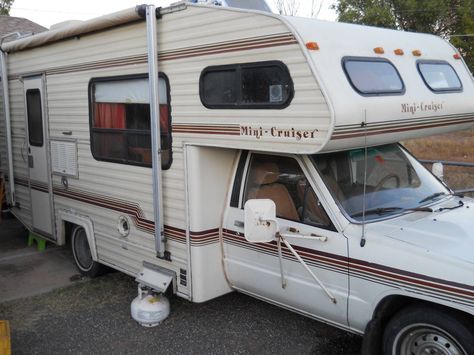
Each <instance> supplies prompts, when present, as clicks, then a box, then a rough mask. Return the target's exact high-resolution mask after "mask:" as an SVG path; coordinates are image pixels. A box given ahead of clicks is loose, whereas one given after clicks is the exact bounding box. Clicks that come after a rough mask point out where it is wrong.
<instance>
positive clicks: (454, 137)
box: [402, 130, 474, 190]
mask: <svg viewBox="0 0 474 355" xmlns="http://www.w3.org/2000/svg"><path fill="white" fill-rule="evenodd" d="M402 144H403V145H404V146H405V147H406V148H407V149H408V150H409V151H410V152H411V153H413V154H414V155H415V156H416V157H417V158H418V159H429V160H451V161H459V162H469V163H474V130H467V131H460V132H454V133H445V134H440V135H437V136H431V137H427V138H418V139H411V140H407V141H404V142H402ZM444 179H445V181H446V183H447V184H448V185H449V186H450V187H451V188H453V189H455V190H456V189H470V188H474V168H471V167H458V166H445V169H444Z"/></svg>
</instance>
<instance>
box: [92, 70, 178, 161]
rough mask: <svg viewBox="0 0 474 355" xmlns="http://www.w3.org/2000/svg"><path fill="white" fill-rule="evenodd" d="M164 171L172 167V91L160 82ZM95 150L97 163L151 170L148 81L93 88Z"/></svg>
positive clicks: (106, 82) (100, 82)
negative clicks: (129, 165)
mask: <svg viewBox="0 0 474 355" xmlns="http://www.w3.org/2000/svg"><path fill="white" fill-rule="evenodd" d="M158 85H159V95H160V96H159V115H160V132H161V149H162V161H161V164H162V168H163V169H167V168H169V166H170V164H171V116H170V103H169V94H168V93H169V87H168V82H167V80H166V78H165V77H164V76H160V78H159V81H158ZM90 88H91V89H90V96H91V97H90V99H91V103H90V104H91V150H92V155H93V156H94V158H95V159H97V160H104V161H112V162H117V163H123V164H131V165H142V166H151V163H152V155H151V124H150V104H149V102H150V100H149V92H148V79H147V78H146V77H133V78H105V79H103V78H100V79H93V80H92V81H91V85H90Z"/></svg>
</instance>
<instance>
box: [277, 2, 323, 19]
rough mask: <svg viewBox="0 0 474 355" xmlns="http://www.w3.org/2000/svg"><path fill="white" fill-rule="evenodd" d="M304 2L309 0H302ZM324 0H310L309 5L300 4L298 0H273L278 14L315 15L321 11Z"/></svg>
mask: <svg viewBox="0 0 474 355" xmlns="http://www.w3.org/2000/svg"><path fill="white" fill-rule="evenodd" d="M302 1H303V2H304V3H305V4H306V2H307V1H309V0H302ZM323 2H324V0H311V2H310V4H311V5H310V7H308V5H306V6H300V5H301V2H300V0H273V3H274V4H275V7H276V9H277V11H278V13H279V14H280V15H288V16H297V15H300V16H305V17H317V16H318V14H319V12H320V11H321V7H322V6H323Z"/></svg>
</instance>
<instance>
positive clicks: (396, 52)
mask: <svg viewBox="0 0 474 355" xmlns="http://www.w3.org/2000/svg"><path fill="white" fill-rule="evenodd" d="M393 53H395V54H396V55H403V54H404V53H403V49H400V48H397V49H395V50H394V51H393Z"/></svg>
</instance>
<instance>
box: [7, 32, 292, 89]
mask: <svg viewBox="0 0 474 355" xmlns="http://www.w3.org/2000/svg"><path fill="white" fill-rule="evenodd" d="M297 43H298V41H297V40H296V38H295V37H294V36H293V34H291V33H279V34H275V35H271V36H264V37H251V38H246V39H243V40H237V41H231V42H221V43H213V44H208V45H202V46H199V47H187V48H180V49H176V50H170V51H164V52H161V53H159V54H158V59H159V60H160V61H167V60H175V59H183V58H191V57H199V56H205V55H212V54H221V53H230V52H235V51H244V50H252V49H260V48H268V47H277V46H284V45H290V44H297ZM146 63H147V55H146V54H137V55H132V56H126V57H120V58H114V59H108V60H100V61H91V62H87V63H81V64H75V65H68V66H62V67H55V68H49V69H43V70H42V71H44V72H46V75H56V74H65V73H72V72H80V71H87V70H95V69H104V68H115V67H121V66H126V65H136V64H146ZM20 75H22V76H25V75H28V73H21V74H13V75H11V76H9V77H8V78H9V80H14V79H19V77H20Z"/></svg>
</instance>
